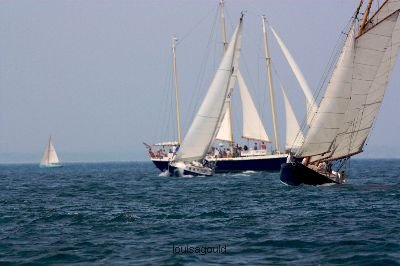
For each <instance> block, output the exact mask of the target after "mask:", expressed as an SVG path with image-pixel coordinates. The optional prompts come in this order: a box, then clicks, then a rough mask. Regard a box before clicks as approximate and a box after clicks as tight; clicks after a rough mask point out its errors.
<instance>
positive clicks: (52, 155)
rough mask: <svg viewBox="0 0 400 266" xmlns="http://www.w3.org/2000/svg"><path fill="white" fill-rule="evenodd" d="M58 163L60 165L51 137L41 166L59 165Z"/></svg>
mask: <svg viewBox="0 0 400 266" xmlns="http://www.w3.org/2000/svg"><path fill="white" fill-rule="evenodd" d="M58 163H60V160H59V159H58V156H57V152H56V150H55V148H54V145H53V143H52V141H51V137H50V139H49V143H48V144H47V146H46V149H45V150H44V154H43V157H42V160H41V161H40V164H42V165H46V164H58Z"/></svg>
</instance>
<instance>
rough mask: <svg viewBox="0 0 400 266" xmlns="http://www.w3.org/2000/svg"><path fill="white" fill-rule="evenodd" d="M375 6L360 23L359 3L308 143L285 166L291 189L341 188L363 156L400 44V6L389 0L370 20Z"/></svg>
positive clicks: (314, 115) (282, 175) (284, 177)
mask: <svg viewBox="0 0 400 266" xmlns="http://www.w3.org/2000/svg"><path fill="white" fill-rule="evenodd" d="M372 3H373V0H370V1H369V2H368V5H367V7H366V10H365V12H364V15H363V18H362V20H360V21H361V23H358V21H359V18H358V17H359V15H360V14H361V12H360V10H361V8H362V7H363V1H360V4H359V6H358V8H357V10H356V12H355V13H354V16H353V18H352V20H351V23H350V25H349V26H348V29H347V31H346V35H345V40H344V44H343V47H342V50H341V53H340V55H339V58H338V60H337V63H336V66H335V68H334V70H333V72H332V75H331V78H330V81H329V82H328V84H327V86H326V90H325V93H324V95H323V97H322V100H321V102H320V104H319V107H318V108H317V109H316V110H315V111H313V112H312V114H311V116H312V119H311V122H310V124H309V128H308V131H307V133H306V137H305V140H304V142H303V144H302V145H301V147H300V148H299V149H298V151H297V152H296V153H294V154H293V156H291V158H289V159H288V162H287V163H285V164H283V165H282V167H281V172H280V180H281V181H282V182H284V183H286V184H288V185H300V184H307V185H323V184H330V183H331V184H332V183H333V184H335V183H336V184H342V183H344V182H345V180H346V175H347V173H346V171H345V168H346V165H347V162H348V161H349V160H350V158H351V157H352V156H354V155H356V154H359V153H361V152H363V148H364V145H365V143H366V141H367V137H368V135H369V133H370V131H371V128H372V126H373V122H374V120H375V117H376V114H377V112H378V111H379V109H380V106H381V103H382V101H383V98H384V94H385V90H386V87H387V84H388V81H389V78H390V75H391V72H392V70H393V67H394V64H395V62H396V59H397V53H398V49H399V45H400V18H399V14H400V1H398V0H397V1H396V0H386V1H385V2H384V3H382V4H381V6H380V7H379V8H378V9H377V10H376V11H375V13H374V14H373V15H372V16H370V10H371V6H372ZM296 157H304V159H303V161H302V163H300V162H299V161H298V160H295V158H296Z"/></svg>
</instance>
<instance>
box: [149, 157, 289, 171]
mask: <svg viewBox="0 0 400 266" xmlns="http://www.w3.org/2000/svg"><path fill="white" fill-rule="evenodd" d="M152 161H153V163H154V165H155V166H156V167H157V168H158V169H160V171H162V172H164V171H165V170H168V161H161V160H160V161H156V160H152ZM285 162H286V157H278V158H263V159H241V160H233V159H232V160H226V159H223V160H218V161H217V165H216V168H215V172H216V173H227V172H243V171H279V170H280V169H281V164H283V163H285Z"/></svg>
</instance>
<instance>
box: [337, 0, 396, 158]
mask: <svg viewBox="0 0 400 266" xmlns="http://www.w3.org/2000/svg"><path fill="white" fill-rule="evenodd" d="M388 8H391V13H390V12H388ZM399 9H400V1H387V2H385V6H383V7H382V9H381V10H382V12H383V11H384V12H386V13H387V14H389V16H387V17H384V16H381V15H380V12H379V11H378V12H377V13H376V14H375V16H374V17H373V18H377V17H380V18H383V20H381V21H377V20H374V23H375V25H373V26H369V27H368V28H367V30H366V31H364V33H363V34H362V35H361V36H360V37H359V38H358V39H357V44H356V47H357V48H356V49H357V51H356V58H355V70H354V78H353V86H352V87H353V88H352V96H351V97H352V98H351V104H350V107H349V109H348V111H347V112H346V116H345V117H346V120H345V124H344V126H343V127H342V128H341V130H340V134H339V135H338V137H337V140H336V145H335V148H334V151H333V153H332V155H331V158H332V159H336V158H342V157H346V156H348V155H350V154H356V153H359V152H362V149H363V146H364V144H365V141H366V139H367V137H368V135H369V132H370V130H371V127H372V124H373V122H374V119H375V116H376V114H377V112H378V111H379V108H380V106H381V103H382V100H383V96H384V93H385V90H386V87H387V84H388V81H389V78H390V74H391V72H392V69H393V67H394V64H395V62H396V59H397V52H398V49H399V44H400V22H399V12H400V11H399Z"/></svg>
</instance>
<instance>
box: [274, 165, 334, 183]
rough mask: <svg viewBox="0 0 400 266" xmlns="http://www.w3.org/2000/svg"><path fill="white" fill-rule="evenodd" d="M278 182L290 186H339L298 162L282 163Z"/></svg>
mask: <svg viewBox="0 0 400 266" xmlns="http://www.w3.org/2000/svg"><path fill="white" fill-rule="evenodd" d="M280 180H281V181H282V182H283V183H285V184H287V185H290V186H298V185H301V184H306V185H313V186H318V185H324V184H340V183H339V182H337V181H335V180H332V179H331V178H329V177H327V176H325V175H322V174H320V173H318V172H316V171H314V170H312V169H310V168H308V167H306V166H304V165H303V164H301V163H299V162H292V163H284V164H282V165H281V172H280Z"/></svg>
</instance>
